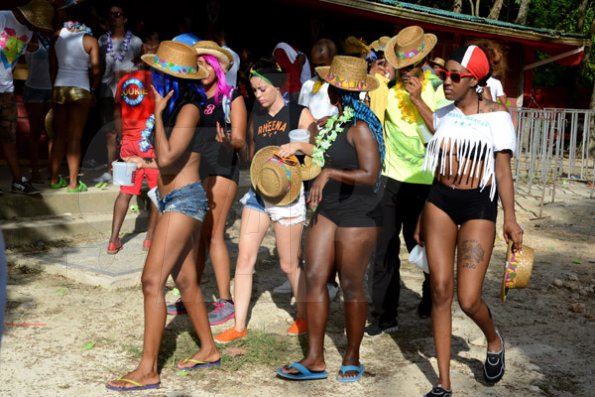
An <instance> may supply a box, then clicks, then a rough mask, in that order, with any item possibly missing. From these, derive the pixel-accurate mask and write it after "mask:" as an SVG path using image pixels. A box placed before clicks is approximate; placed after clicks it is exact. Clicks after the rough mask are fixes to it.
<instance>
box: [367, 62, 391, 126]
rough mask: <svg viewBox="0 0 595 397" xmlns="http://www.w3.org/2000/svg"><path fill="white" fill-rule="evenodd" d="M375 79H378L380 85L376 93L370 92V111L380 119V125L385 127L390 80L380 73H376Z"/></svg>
mask: <svg viewBox="0 0 595 397" xmlns="http://www.w3.org/2000/svg"><path fill="white" fill-rule="evenodd" d="M374 77H376V80H378V82H379V83H380V85H379V86H378V88H376V89H375V90H374V91H370V92H368V95H369V96H370V109H371V110H372V112H374V114H375V115H376V117H378V120H380V123H381V124H382V125H384V112H386V105H387V104H388V82H389V80H388V79H387V78H386V77H384V75H382V74H380V73H376V74H375V75H374Z"/></svg>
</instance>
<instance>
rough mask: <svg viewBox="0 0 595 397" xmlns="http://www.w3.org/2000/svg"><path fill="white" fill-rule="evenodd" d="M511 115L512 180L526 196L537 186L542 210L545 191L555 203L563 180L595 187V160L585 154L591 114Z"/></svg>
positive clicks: (516, 111)
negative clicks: (513, 138) (514, 149)
mask: <svg viewBox="0 0 595 397" xmlns="http://www.w3.org/2000/svg"><path fill="white" fill-rule="evenodd" d="M511 112H512V116H513V120H514V122H515V127H516V133H517V152H516V156H515V157H514V159H513V176H514V178H515V181H516V183H517V184H519V183H524V184H526V188H527V190H528V193H529V194H531V190H532V189H533V187H534V185H539V187H540V190H541V207H543V202H544V200H545V191H546V189H551V191H552V192H551V201H552V202H553V201H554V200H555V194H556V186H557V184H558V183H559V182H560V180H562V179H565V178H567V179H572V180H579V181H585V182H591V183H593V186H595V159H593V158H591V157H590V156H589V150H588V149H589V144H590V140H591V139H592V138H591V120H592V118H595V111H594V110H587V109H556V108H545V109H530V108H512V109H511ZM591 198H593V188H592V189H591ZM540 216H541V215H540Z"/></svg>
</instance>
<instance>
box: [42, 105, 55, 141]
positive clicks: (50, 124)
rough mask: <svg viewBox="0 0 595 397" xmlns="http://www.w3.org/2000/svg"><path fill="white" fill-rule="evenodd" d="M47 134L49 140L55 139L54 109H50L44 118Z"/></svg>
mask: <svg viewBox="0 0 595 397" xmlns="http://www.w3.org/2000/svg"><path fill="white" fill-rule="evenodd" d="M44 127H45V132H46V133H47V134H48V138H50V139H53V138H54V109H50V110H49V111H48V112H47V113H46V115H45V118H44Z"/></svg>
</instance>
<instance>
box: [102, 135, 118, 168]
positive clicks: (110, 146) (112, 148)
mask: <svg viewBox="0 0 595 397" xmlns="http://www.w3.org/2000/svg"><path fill="white" fill-rule="evenodd" d="M105 141H106V145H107V172H111V171H112V163H113V162H114V161H116V157H117V155H118V154H117V145H116V131H113V130H112V131H107V132H106V133H105Z"/></svg>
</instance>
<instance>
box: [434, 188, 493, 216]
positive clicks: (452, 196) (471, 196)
mask: <svg viewBox="0 0 595 397" xmlns="http://www.w3.org/2000/svg"><path fill="white" fill-rule="evenodd" d="M496 197H497V196H496ZM428 202H430V203H432V204H434V205H435V206H436V207H438V208H440V209H441V210H442V211H444V212H446V214H447V215H448V216H449V217H450V219H452V221H453V222H454V223H455V224H457V225H462V224H463V223H465V222H467V221H470V220H472V219H485V220H488V221H492V222H496V217H497V215H498V202H497V200H496V199H494V200H493V201H492V200H490V189H489V186H486V187H485V188H484V189H483V190H481V189H479V188H477V189H453V188H451V187H448V186H446V185H443V184H442V183H440V182H437V181H434V184H433V185H432V188H431V189H430V194H429V195H428Z"/></svg>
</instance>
